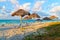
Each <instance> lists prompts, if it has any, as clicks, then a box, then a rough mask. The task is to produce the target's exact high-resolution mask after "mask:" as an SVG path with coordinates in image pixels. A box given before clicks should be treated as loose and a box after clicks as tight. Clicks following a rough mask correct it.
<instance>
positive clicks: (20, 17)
mask: <svg viewBox="0 0 60 40" xmlns="http://www.w3.org/2000/svg"><path fill="white" fill-rule="evenodd" d="M20 24H21V25H20V27H21V28H22V17H21V16H20Z"/></svg>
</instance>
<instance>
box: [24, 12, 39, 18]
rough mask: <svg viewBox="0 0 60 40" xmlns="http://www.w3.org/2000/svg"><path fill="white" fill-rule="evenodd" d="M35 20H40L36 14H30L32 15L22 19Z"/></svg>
mask: <svg viewBox="0 0 60 40" xmlns="http://www.w3.org/2000/svg"><path fill="white" fill-rule="evenodd" d="M35 18H40V16H39V15H38V14H36V13H32V14H30V15H28V16H26V17H24V19H35Z"/></svg>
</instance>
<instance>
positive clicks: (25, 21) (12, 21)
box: [0, 20, 35, 24]
mask: <svg viewBox="0 0 60 40" xmlns="http://www.w3.org/2000/svg"><path fill="white" fill-rule="evenodd" d="M31 22H35V20H22V23H31ZM20 23H21V20H0V24H20Z"/></svg>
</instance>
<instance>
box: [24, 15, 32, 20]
mask: <svg viewBox="0 0 60 40" xmlns="http://www.w3.org/2000/svg"><path fill="white" fill-rule="evenodd" d="M24 19H25V20H28V19H32V18H31V17H30V15H27V16H25V17H24Z"/></svg>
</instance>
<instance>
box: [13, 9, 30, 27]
mask: <svg viewBox="0 0 60 40" xmlns="http://www.w3.org/2000/svg"><path fill="white" fill-rule="evenodd" d="M25 15H30V13H29V12H28V11H25V10H23V9H19V10H17V11H16V12H14V13H12V16H19V17H20V23H21V24H22V17H24V16H25ZM21 27H22V25H21Z"/></svg>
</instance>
